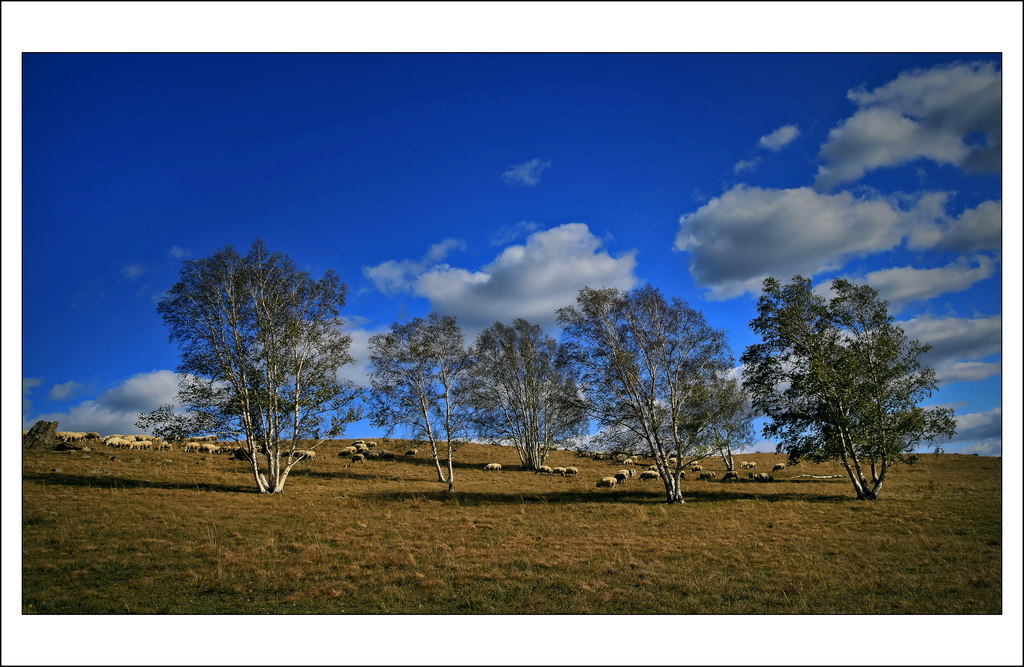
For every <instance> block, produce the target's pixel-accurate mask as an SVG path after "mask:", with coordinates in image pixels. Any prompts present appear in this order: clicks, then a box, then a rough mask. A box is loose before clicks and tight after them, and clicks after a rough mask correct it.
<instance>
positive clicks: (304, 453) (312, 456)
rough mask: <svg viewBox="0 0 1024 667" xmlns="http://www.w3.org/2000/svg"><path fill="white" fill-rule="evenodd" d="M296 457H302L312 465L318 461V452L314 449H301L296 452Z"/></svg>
mask: <svg viewBox="0 0 1024 667" xmlns="http://www.w3.org/2000/svg"><path fill="white" fill-rule="evenodd" d="M295 456H296V457H300V456H301V457H302V458H303V459H305V460H306V461H309V462H310V463H312V462H313V461H316V450H313V449H299V450H296V452H295Z"/></svg>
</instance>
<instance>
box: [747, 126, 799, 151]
mask: <svg viewBox="0 0 1024 667" xmlns="http://www.w3.org/2000/svg"><path fill="white" fill-rule="evenodd" d="M798 136H800V130H799V129H798V128H797V126H796V125H783V126H782V127H780V128H779V129H777V130H775V131H774V132H771V133H769V134H766V135H764V136H763V137H761V140H760V141H758V142H757V145H758V146H760V147H761V148H767V149H768V150H770V151H780V150H782V149H783V148H785V147H786V146H788V145H789V143H790V142H792V141H793V140H794V139H796V138H797V137H798Z"/></svg>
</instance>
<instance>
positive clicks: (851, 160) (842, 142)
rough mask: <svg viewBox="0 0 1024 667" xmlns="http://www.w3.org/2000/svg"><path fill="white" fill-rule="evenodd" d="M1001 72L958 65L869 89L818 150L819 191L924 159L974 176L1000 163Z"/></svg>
mask: <svg viewBox="0 0 1024 667" xmlns="http://www.w3.org/2000/svg"><path fill="white" fill-rule="evenodd" d="M1001 87H1002V74H1001V72H999V71H998V70H996V67H995V65H994V64H992V63H958V64H953V65H946V66H939V67H933V68H931V69H918V70H912V71H908V72H903V73H901V74H900V75H899V76H898V77H897V78H896V79H895V80H894V81H891V82H889V83H887V84H885V85H884V86H881V87H879V88H876V89H874V90H871V91H868V90H864V89H857V90H851V91H849V93H848V94H847V96H848V97H849V99H850V100H851V101H852V102H853V103H855V104H856V105H857V107H858V109H857V111H856V112H855V113H854V114H853V116H851V117H850V118H848V119H846V120H845V121H844V122H842V123H841V124H840V125H839V126H838V127H836V128H834V129H832V131H831V132H830V133H829V137H828V141H827V142H826V143H825V144H824V145H823V146H822V147H821V152H820V155H819V158H820V159H821V160H823V161H824V164H823V165H822V166H821V167H820V168H819V170H818V175H817V178H816V180H815V186H816V187H817V188H818V189H820V190H831V189H832V188H834V187H836V186H838V185H841V184H843V183H851V182H854V181H857V180H859V179H861V178H862V177H863V176H864V175H865V174H866V173H867V172H869V171H872V170H874V169H878V168H881V167H896V166H900V165H904V164H907V163H909V162H911V161H913V160H916V159H920V158H926V159H929V160H932V161H934V162H936V163H939V164H950V165H954V166H956V167H960V168H962V169H967V170H972V171H997V170H998V169H999V168H1000V162H1001V160H1002V131H1001V126H1002V91H1001Z"/></svg>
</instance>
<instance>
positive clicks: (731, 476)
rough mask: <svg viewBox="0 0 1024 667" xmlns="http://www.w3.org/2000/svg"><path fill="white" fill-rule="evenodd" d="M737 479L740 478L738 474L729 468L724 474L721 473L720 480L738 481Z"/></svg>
mask: <svg viewBox="0 0 1024 667" xmlns="http://www.w3.org/2000/svg"><path fill="white" fill-rule="evenodd" d="M739 479H740V476H739V475H738V474H737V473H736V471H735V470H730V471H728V472H727V473H725V474H724V475H722V481H723V482H731V481H733V480H735V481H737V482H738V481H739Z"/></svg>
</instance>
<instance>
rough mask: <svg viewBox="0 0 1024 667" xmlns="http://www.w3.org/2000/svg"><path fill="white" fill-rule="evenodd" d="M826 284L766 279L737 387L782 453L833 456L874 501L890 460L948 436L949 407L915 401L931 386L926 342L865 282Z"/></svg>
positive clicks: (896, 460)
mask: <svg viewBox="0 0 1024 667" xmlns="http://www.w3.org/2000/svg"><path fill="white" fill-rule="evenodd" d="M832 290H833V292H834V295H835V296H833V297H832V299H831V300H826V299H825V298H824V297H821V296H819V295H817V294H815V293H814V292H813V290H812V289H811V281H810V280H808V279H805V278H802V277H801V276H796V277H795V278H794V279H793V281H792V282H791V283H790V284H788V285H785V286H783V285H781V284H780V283H779V281H778V280H777V279H775V278H768V279H766V280H765V281H764V292H763V294H762V295H761V298H760V300H759V301H758V316H757V317H756V318H755V319H754V320H753V321H752V322H751V328H752V329H753V331H754V332H755V333H757V334H759V335H760V336H761V339H762V342H761V343H758V344H755V345H751V346H749V347H748V348H747V350H746V352H745V353H744V355H743V359H742V361H743V364H744V386H745V387H746V388H747V389H748V390H749V391H750V393H751V396H752V398H753V404H754V406H755V407H756V408H757V409H758V410H759V411H761V412H762V413H763V414H765V415H766V416H767V417H768V419H769V421H768V422H767V424H766V425H765V427H764V435H765V436H766V437H769V438H778V439H779V440H780V445H779V448H780V451H783V450H784V451H786V452H787V453H788V454H789V455H790V457H791V458H792V459H795V460H798V459H800V458H807V459H810V460H812V461H815V462H821V461H827V460H840V461H842V462H843V464H844V466H845V467H846V469H847V471H848V473H849V475H850V479H851V481H852V482H853V485H854V489H855V490H856V492H857V497H858V498H864V499H876V498H877V497H878V492H879V490H880V489H881V486H882V484H883V482H884V481H885V476H886V473H887V471H888V469H889V467H890V466H892V465H893V464H896V463H900V462H903V461H904V457H905V455H907V454H909V453H910V452H911V451H913V450H914V448H915V447H917V446H918V445H920V444H921V443H926V442H932V441H934V440H937V439H939V438H950V437H952V436H953V435H954V433H955V431H956V423H955V420H954V419H953V412H952V410H949V409H946V408H931V409H924V408H921V407H919V405H918V404H919V403H920V402H921V401H922V400H924V399H926V398H928V397H930V396H931V393H932V391H934V390H935V388H936V386H937V385H936V380H935V371H934V370H932V369H931V368H929V367H928V366H925V365H924V364H923V363H921V361H920V357H921V355H922V354H924V353H925V352H927V351H928V350H929V349H931V347H930V346H928V345H924V344H922V343H920V342H919V341H916V340H909V339H908V338H907V336H906V334H905V333H904V332H903V330H902V329H901V328H900V327H898V326H897V325H896V324H894V322H893V318H892V317H891V316H890V315H889V314H888V304H887V303H886V302H885V301H884V300H881V299H879V298H878V293H877V292H876V291H875V290H874V289H872V288H871V287H869V286H867V285H863V286H856V285H853V284H852V283H850V282H848V281H846V280H842V279H836V280H835V281H833V283H832ZM868 466H870V470H871V481H870V483H869V482H868V480H867V477H866V468H867V467H868Z"/></svg>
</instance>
